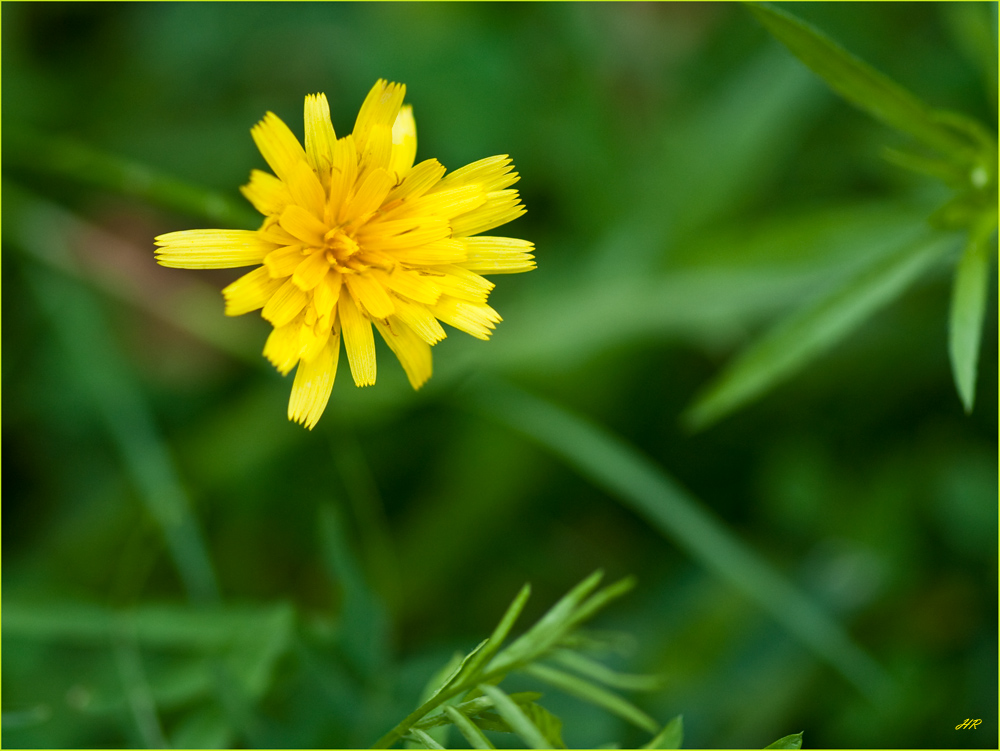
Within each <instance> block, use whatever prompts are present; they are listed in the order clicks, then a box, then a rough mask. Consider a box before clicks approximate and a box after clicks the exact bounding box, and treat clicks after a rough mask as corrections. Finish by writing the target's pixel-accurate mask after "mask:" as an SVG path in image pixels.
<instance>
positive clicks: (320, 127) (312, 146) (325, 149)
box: [305, 94, 337, 185]
mask: <svg viewBox="0 0 1000 751" xmlns="http://www.w3.org/2000/svg"><path fill="white" fill-rule="evenodd" d="M305 123H306V156H308V157H309V164H310V166H312V168H313V169H315V170H316V172H317V173H319V176H320V181H321V182H323V183H324V185H325V184H326V183H329V180H330V165H331V164H332V163H333V143H334V141H336V140H337V136H336V135H335V134H334V132H333V123H332V122H331V121H330V103H329V102H327V100H326V94H309V95H307V96H306V104H305Z"/></svg>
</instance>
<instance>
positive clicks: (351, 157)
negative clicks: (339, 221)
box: [325, 136, 358, 219]
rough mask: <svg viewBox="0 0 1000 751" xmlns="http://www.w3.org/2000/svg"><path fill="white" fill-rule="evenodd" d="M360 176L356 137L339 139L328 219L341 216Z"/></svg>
mask: <svg viewBox="0 0 1000 751" xmlns="http://www.w3.org/2000/svg"><path fill="white" fill-rule="evenodd" d="M357 176H358V152H357V148H356V146H355V144H354V137H353V136H347V137H345V138H338V139H337V141H336V142H335V143H334V144H333V166H332V167H331V174H330V195H329V196H327V202H326V214H325V216H326V218H327V219H333V218H336V217H338V216H340V207H341V206H342V205H343V204H344V202H345V201H347V199H348V198H349V197H350V193H351V190H353V188H354V183H355V180H356V179H357Z"/></svg>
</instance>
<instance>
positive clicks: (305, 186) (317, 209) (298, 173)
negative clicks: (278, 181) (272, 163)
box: [288, 159, 326, 220]
mask: <svg viewBox="0 0 1000 751" xmlns="http://www.w3.org/2000/svg"><path fill="white" fill-rule="evenodd" d="M288 192H289V193H290V194H291V196H292V198H293V199H294V200H295V203H297V204H298V205H299V206H301V207H302V208H304V209H306V210H307V211H308V212H309V213H310V214H312V215H313V216H314V217H316V219H317V220H321V219H322V218H323V209H324V208H326V192H325V191H324V190H323V186H322V185H321V184H320V181H319V178H318V177H316V173H315V172H313V169H312V167H310V166H309V165H308V164H307V163H306V161H305V160H304V159H303V160H302V161H301V162H299V163H298V164H297V165H295V169H294V170H292V177H291V179H290V180H289V181H288Z"/></svg>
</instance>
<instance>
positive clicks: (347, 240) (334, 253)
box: [321, 227, 361, 272]
mask: <svg viewBox="0 0 1000 751" xmlns="http://www.w3.org/2000/svg"><path fill="white" fill-rule="evenodd" d="M321 250H322V251H323V253H324V254H325V256H326V260H327V262H328V263H329V264H330V266H331V267H333V269H335V270H336V271H340V272H343V271H345V270H346V268H347V267H348V266H356V265H357V262H358V259H356V258H355V259H354V262H353V263H349V261H350V259H351V257H352V256H354V255H356V254H357V253H359V252H360V251H361V246H360V245H358V243H357V241H356V240H355V239H354V238H353V237H351V236H350V235H349V234H347V233H346V232H344V230H343V229H342V228H340V227H334V228H333V229H331V230H330V231H329V232H327V233H326V234H325V235H324V236H323V247H322V248H321Z"/></svg>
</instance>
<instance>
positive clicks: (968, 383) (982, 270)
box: [948, 208, 997, 412]
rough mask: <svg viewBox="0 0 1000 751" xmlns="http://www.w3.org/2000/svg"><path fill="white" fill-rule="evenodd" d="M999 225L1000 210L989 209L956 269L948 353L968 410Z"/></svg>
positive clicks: (971, 235) (960, 393) (971, 397)
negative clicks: (999, 212) (991, 261)
mask: <svg viewBox="0 0 1000 751" xmlns="http://www.w3.org/2000/svg"><path fill="white" fill-rule="evenodd" d="M996 228H997V212H996V209H995V208H994V209H993V211H992V212H987V214H985V215H984V216H983V218H982V219H981V220H980V221H979V222H977V223H976V225H975V226H974V227H973V228H972V230H971V231H970V233H969V242H968V244H967V245H966V247H965V252H963V253H962V258H961V260H960V261H959V262H958V268H957V269H955V282H954V286H953V288H952V293H951V313H950V316H949V318H948V354H949V356H950V359H951V372H952V374H953V375H954V377H955V387H956V388H957V389H958V395H959V397H960V398H961V400H962V406H964V407H965V411H966V412H972V406H973V404H974V403H975V400H976V365H977V363H978V361H979V341H980V339H981V338H982V330H983V317H984V316H985V314H986V294H987V292H988V291H989V281H990V279H989V269H990V258H991V257H992V253H991V250H992V247H993V246H992V244H991V242H990V241H991V239H992V236H993V233H994V232H995V231H996Z"/></svg>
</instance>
